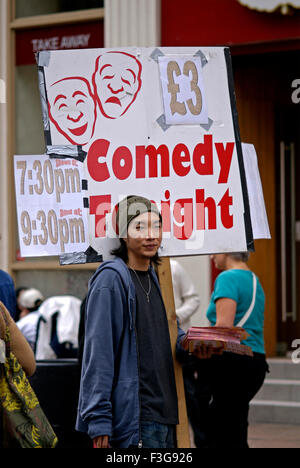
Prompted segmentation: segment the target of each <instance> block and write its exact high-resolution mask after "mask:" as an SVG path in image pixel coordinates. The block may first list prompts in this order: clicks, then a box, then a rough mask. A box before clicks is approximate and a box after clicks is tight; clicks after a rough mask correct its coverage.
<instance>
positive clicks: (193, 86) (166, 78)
mask: <svg viewBox="0 0 300 468" xmlns="http://www.w3.org/2000/svg"><path fill="white" fill-rule="evenodd" d="M158 60H159V68H160V79H161V86H162V93H163V101H164V110H165V117H166V123H167V124H168V125H178V124H185V125H191V124H198V125H199V124H207V123H208V115H207V108H206V98H205V90H204V86H203V80H202V65H201V59H200V57H193V56H185V57H182V56H173V55H166V56H163V57H159V58H158Z"/></svg>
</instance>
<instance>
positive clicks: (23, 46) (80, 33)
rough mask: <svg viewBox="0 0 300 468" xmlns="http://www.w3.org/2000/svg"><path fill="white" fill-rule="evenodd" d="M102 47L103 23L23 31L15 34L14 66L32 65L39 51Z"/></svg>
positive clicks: (96, 22)
mask: <svg viewBox="0 0 300 468" xmlns="http://www.w3.org/2000/svg"><path fill="white" fill-rule="evenodd" d="M98 47H104V25H103V21H93V22H88V23H80V24H76V25H74V24H71V25H63V26H55V27H50V28H46V29H45V28H43V29H28V30H27V29H24V30H21V31H17V34H16V65H17V66H19V65H33V64H35V63H36V61H35V53H36V52H40V51H41V50H64V49H91V48H98Z"/></svg>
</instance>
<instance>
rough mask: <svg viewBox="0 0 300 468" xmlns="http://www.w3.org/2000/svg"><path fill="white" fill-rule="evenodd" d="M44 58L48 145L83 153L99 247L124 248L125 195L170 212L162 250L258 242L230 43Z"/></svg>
mask: <svg viewBox="0 0 300 468" xmlns="http://www.w3.org/2000/svg"><path fill="white" fill-rule="evenodd" d="M38 64H39V76H40V91H41V100H42V104H43V119H44V129H45V137H46V145H47V152H48V155H49V156H56V157H58V156H63V157H65V156H68V157H70V158H74V159H75V160H76V159H77V160H80V161H83V164H84V169H85V178H86V181H87V182H86V184H87V199H88V200H87V202H86V206H88V207H89V245H90V246H91V247H92V248H93V249H94V250H96V252H98V253H99V254H101V255H103V257H104V258H107V256H108V255H109V251H110V250H111V248H113V247H114V246H115V244H116V232H115V230H114V224H113V222H112V219H113V217H114V211H115V207H116V205H117V203H118V202H119V201H120V200H121V199H123V198H124V197H125V196H127V195H143V196H145V197H147V198H149V199H151V200H153V201H154V202H155V203H156V204H157V206H158V208H159V209H160V210H161V213H162V217H163V232H164V236H163V242H162V247H161V252H160V254H161V255H164V256H179V255H180V256H184V255H196V254H208V253H215V252H230V251H231V252H232V251H246V250H247V249H248V248H249V247H251V245H252V241H253V239H252V230H251V222H250V216H249V207H248V196H247V189H246V183H245V174H244V166H243V159H242V152H241V144H240V139H239V130H238V123H237V116H236V107H235V99H234V89H233V81H232V72H231V62H230V54H229V50H228V49H227V48H223V47H189V48H159V49H158V48H156V49H155V48H115V49H88V50H72V51H53V52H49V51H47V52H42V53H40V54H39V55H38Z"/></svg>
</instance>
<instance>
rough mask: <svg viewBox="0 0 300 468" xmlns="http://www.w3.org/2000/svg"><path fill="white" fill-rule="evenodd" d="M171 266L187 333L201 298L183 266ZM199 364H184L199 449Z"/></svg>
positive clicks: (176, 299)
mask: <svg viewBox="0 0 300 468" xmlns="http://www.w3.org/2000/svg"><path fill="white" fill-rule="evenodd" d="M170 264H171V272H172V282H173V291H174V302H175V309H176V316H177V319H178V321H179V325H180V328H181V329H182V330H183V331H185V332H187V330H188V329H189V328H190V327H191V317H192V315H194V314H195V313H196V312H197V310H198V307H199V305H200V297H199V294H198V293H197V291H196V289H195V286H194V284H193V281H192V280H191V278H190V277H189V275H188V273H187V272H186V270H185V269H184V268H183V266H182V265H181V264H180V263H179V262H178V261H176V260H174V259H172V260H170ZM198 362H199V360H198V359H195V358H191V359H189V360H188V361H187V362H183V363H182V374H183V381H184V390H185V399H186V408H187V414H188V419H189V422H190V425H191V428H192V430H193V434H194V443H195V446H196V447H197V448H198V447H201V444H202V430H201V413H200V406H199V401H198V396H197V381H198V377H199V376H198Z"/></svg>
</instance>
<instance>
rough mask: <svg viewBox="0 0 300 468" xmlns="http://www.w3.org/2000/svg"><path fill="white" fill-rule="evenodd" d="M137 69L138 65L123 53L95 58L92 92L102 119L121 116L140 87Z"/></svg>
mask: <svg viewBox="0 0 300 468" xmlns="http://www.w3.org/2000/svg"><path fill="white" fill-rule="evenodd" d="M141 69H142V66H141V64H140V62H139V61H138V60H137V59H136V58H135V57H133V56H132V55H129V54H126V53H121V52H111V53H107V54H105V55H102V56H101V57H99V58H98V59H97V61H96V70H95V73H94V75H93V85H94V93H95V96H96V99H97V102H98V105H99V107H100V110H101V112H102V114H103V115H104V116H105V117H107V118H110V119H116V118H118V117H120V116H121V115H123V114H125V112H126V111H127V109H128V108H129V107H130V106H131V104H132V103H133V101H134V100H135V98H136V96H137V94H138V92H139V90H140V88H141Z"/></svg>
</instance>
